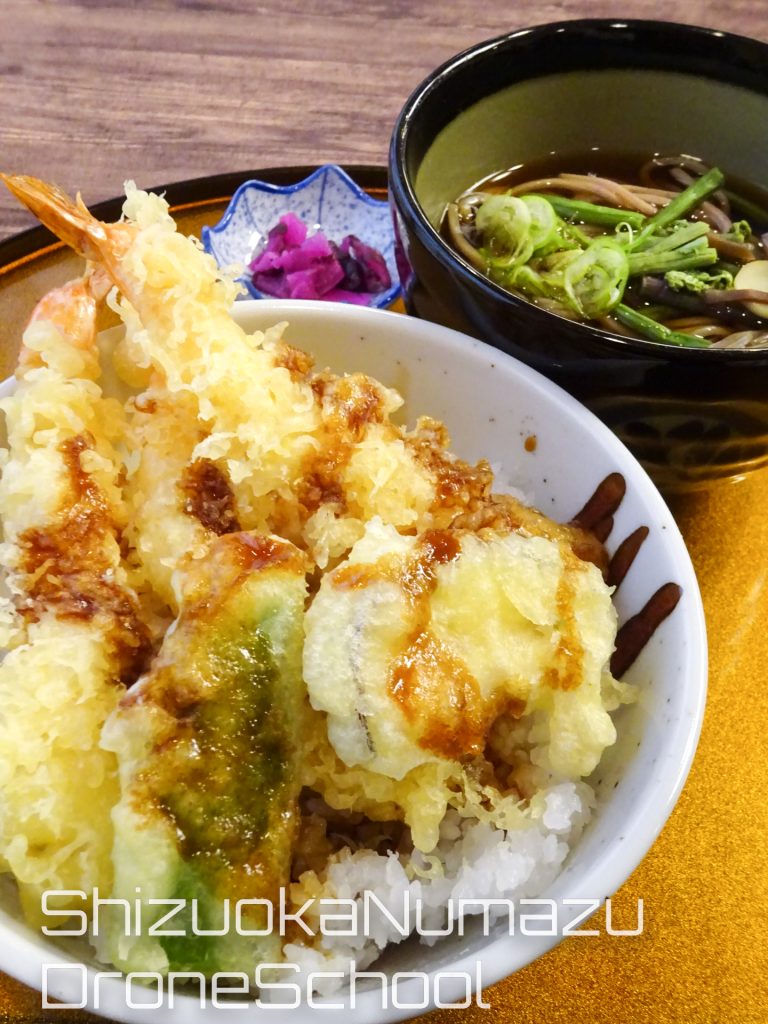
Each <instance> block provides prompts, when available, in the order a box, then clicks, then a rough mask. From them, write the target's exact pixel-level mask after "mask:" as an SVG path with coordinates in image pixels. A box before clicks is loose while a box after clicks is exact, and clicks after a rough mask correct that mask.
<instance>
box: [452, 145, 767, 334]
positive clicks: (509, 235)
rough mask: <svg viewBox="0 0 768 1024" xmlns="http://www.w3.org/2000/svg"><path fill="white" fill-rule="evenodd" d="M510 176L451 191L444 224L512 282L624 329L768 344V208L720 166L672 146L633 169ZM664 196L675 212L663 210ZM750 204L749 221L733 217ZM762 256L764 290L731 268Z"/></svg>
mask: <svg viewBox="0 0 768 1024" xmlns="http://www.w3.org/2000/svg"><path fill="white" fill-rule="evenodd" d="M505 177H508V175H507V174H499V175H494V176H493V178H490V179H486V180H485V182H483V183H480V184H479V185H476V186H474V187H473V188H471V189H470V190H468V191H467V192H465V193H463V194H462V195H461V196H459V197H458V199H457V200H456V201H455V202H454V203H450V204H449V205H448V208H447V211H446V217H445V221H444V230H445V233H446V236H447V238H448V240H449V241H450V242H451V244H452V245H453V246H454V248H455V249H456V250H457V252H458V253H459V254H460V255H461V256H462V257H463V258H464V259H465V260H466V261H467V262H468V263H469V264H470V265H471V266H472V267H473V268H475V269H476V270H479V271H481V272H482V273H484V274H487V275H488V276H489V277H491V279H492V280H494V281H496V283H498V284H500V285H501V286H502V287H504V288H505V289H507V290H508V291H511V292H512V293H513V294H516V295H518V296H520V297H522V298H524V299H526V300H528V301H529V302H533V303H534V304H536V305H538V306H540V307H541V308H543V309H546V310H549V311H550V312H554V313H558V314H559V315H561V316H565V317H568V318H569V319H572V320H579V321H582V322H586V323H590V324H592V325H593V326H595V327H598V328H600V329H602V330H607V331H611V332H612V333H617V334H621V335H623V336H629V337H635V338H651V339H652V340H656V341H661V342H667V343H670V344H687V345H694V346H696V347H707V348H744V349H750V348H764V347H768V246H767V245H766V243H767V242H768V233H766V229H768V209H766V210H764V211H763V210H761V209H760V208H759V207H756V205H755V204H754V203H753V202H751V201H749V200H748V199H745V198H744V197H741V196H738V195H734V194H733V193H731V192H730V191H729V189H727V188H725V187H724V185H723V177H722V175H721V174H720V172H719V171H717V170H713V169H710V168H708V167H707V166H706V165H705V164H704V163H702V162H701V161H700V160H697V159H695V158H693V157H689V156H674V157H654V158H652V159H651V160H648V161H646V162H645V163H644V164H643V165H642V166H640V167H639V168H638V170H637V173H636V180H635V181H622V180H617V179H615V178H613V177H609V176H607V175H600V174H593V173H586V174H585V173H576V172H574V171H571V170H570V169H569V170H565V171H563V172H561V173H558V174H552V175H546V174H545V175H539V176H534V177H532V178H531V179H530V180H528V181H523V182H514V183H513V184H512V185H511V187H509V184H510V183H509V181H508V180H507V182H506V183H505V180H504V179H505ZM494 196H495V197H509V199H508V200H504V202H506V203H507V206H506V207H505V206H504V202H502V203H500V202H499V201H498V200H496V202H495V205H494V204H493V203H492V204H491V205H490V206H486V204H487V203H488V201H489V200H490V199H491V198H492V197H494ZM520 201H522V203H521V202H520ZM542 201H546V202H547V204H548V205H549V206H550V207H551V208H552V210H553V211H554V218H553V217H552V213H551V211H548V210H546V209H545V208H544V207H542V206H541V203H542ZM524 204H527V206H525V208H524ZM670 204H671V205H670ZM668 207H669V210H670V211H676V210H677V208H678V207H680V212H679V214H678V215H676V216H672V215H671V214H670V216H669V217H667V216H666V214H665V213H664V212H663V211H665V210H666V209H667V208H668ZM623 212H626V218H622V216H621V214H622V213H623ZM745 213H747V214H748V215H749V216H750V218H751V219H750V222H747V221H746V220H742V219H738V218H739V217H740V216H742V215H743V214H745ZM486 214H487V216H486ZM756 214H757V215H760V214H762V215H763V216H762V219H760V220H758V219H757V218H756ZM504 218H506V220H505V219H504ZM526 218H527V219H526ZM553 224H554V225H555V226H554V228H553V227H552V225H553ZM525 231H528V236H526V235H525ZM590 253H591V254H592V255H593V262H592V263H591V264H590V260H589V258H588V257H589V254H590ZM622 253H623V255H622ZM598 254H599V255H598ZM756 260H759V261H764V262H765V268H764V269H765V288H766V290H765V291H763V290H762V288H761V287H758V288H753V287H741V286H740V285H739V282H738V280H736V278H737V277H738V273H739V271H740V270H741V268H742V267H743V266H745V265H746V264H747V263H750V262H753V261H756ZM569 268H570V269H569ZM644 268H645V269H644ZM753 276H754V275H753ZM760 283H761V284H762V281H761V282H760Z"/></svg>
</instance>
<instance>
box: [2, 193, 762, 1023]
mask: <svg viewBox="0 0 768 1024" xmlns="http://www.w3.org/2000/svg"><path fill="white" fill-rule="evenodd" d="M220 210H221V207H211V206H208V207H206V209H205V210H204V211H200V210H197V211H195V210H194V209H190V210H186V211H183V212H181V213H179V214H177V216H178V219H179V221H180V223H181V225H182V227H183V229H184V230H186V231H197V230H199V227H200V226H201V224H202V223H206V222H212V221H214V220H215V219H218V215H219V212H220ZM69 259H70V258H69V257H68V256H64V255H63V254H62V253H61V252H60V251H57V252H54V253H51V254H49V255H48V256H46V257H43V258H42V259H40V260H36V261H31V262H28V263H26V264H24V265H22V266H19V267H17V268H15V269H13V270H11V271H9V272H5V273H4V272H2V271H0V309H2V310H3V316H2V319H1V320H0V375H1V376H5V375H7V372H8V370H9V368H10V367H11V366H12V365H13V362H14V361H15V348H16V346H17V344H18V338H19V335H20V330H21V327H22V325H23V323H24V321H25V319H26V317H27V316H28V315H29V312H30V310H31V308H32V305H33V304H34V302H35V301H36V299H37V298H38V297H39V295H41V294H43V292H45V291H46V290H47V289H48V288H49V287H51V286H52V285H53V284H54V283H58V282H59V281H63V280H66V279H67V277H68V276H72V274H71V271H72V263H70V262H69ZM767 400H768V396H767ZM671 504H672V508H673V511H674V513H675V516H676V518H677V521H678V523H679V524H680V527H681V529H682V532H683V535H684V537H685V539H686V542H687V544H688V547H689V550H690V552H691V555H692V557H693V561H694V565H695V568H696V572H697V574H698V577H699V582H700V585H701V590H702V594H703V598H704V607H705V611H706V616H707V624H708V630H709V648H710V685H709V699H708V706H707V713H706V717H705V721H704V728H703V732H702V736H701V742H700V745H699V749H698V752H697V755H696V759H695V761H694V765H693V769H692V771H691V775H690V777H689V780H688V783H687V784H686V787H685V790H684V791H683V794H682V797H681V798H680V801H679V803H678V805H677V807H676V809H675V811H674V813H673V814H672V817H671V819H670V820H669V822H668V823H667V825H666V827H665V828H664V830H663V832H662V834H661V836H660V837H659V839H658V840H657V842H656V843H655V845H654V846H653V848H652V849H651V851H650V853H649V854H648V856H647V857H646V858H645V860H644V861H643V863H642V864H641V865H640V867H639V868H638V869H637V871H635V873H634V874H633V875H632V877H631V878H630V879H629V881H628V882H627V883H626V884H625V885H624V886H623V887H622V889H621V890H620V891H619V892H618V893H617V894H616V896H615V897H614V900H613V903H614V910H615V921H614V927H616V928H620V927H622V926H625V927H630V926H631V925H632V924H633V923H634V920H635V906H636V901H637V900H638V899H642V900H643V901H644V909H645V914H644V918H645V921H644V931H643V934H642V935H640V936H638V937H636V938H616V937H611V936H609V935H607V934H606V933H605V924H604V915H603V913H602V912H601V913H600V914H599V915H596V917H595V918H593V919H592V920H591V921H590V923H589V928H591V929H597V930H599V931H600V933H601V935H600V937H596V938H595V937H590V938H578V937H574V938H569V939H566V940H565V941H564V942H563V943H561V945H560V946H558V947H557V948H556V949H555V950H553V951H552V952H550V953H548V954H547V955H546V956H544V957H542V958H541V959H539V960H537V961H536V962H535V963H533V964H531V965H530V966H529V967H527V968H525V969H524V970H522V971H520V972H518V973H517V974H515V975H514V976H513V977H511V978H507V979H506V980H505V981H502V982H500V983H499V984H498V985H495V986H493V987H491V988H490V989H488V990H486V992H485V993H484V999H485V1001H487V1002H489V1003H490V1005H491V1009H490V1010H484V1009H481V1008H479V1007H477V1006H472V1007H470V1008H469V1009H466V1010H439V1011H435V1012H434V1013H433V1014H430V1015H429V1017H428V1020H429V1021H430V1024H474V1022H478V1024H479V1022H481V1021H488V1019H489V1018H490V1019H493V1020H494V1021H499V1022H505V1024H506V1022H509V1024H513V1022H514V1024H768V997H767V995H766V980H767V979H768V923H766V916H768V915H767V914H766V912H767V911H768V870H767V869H766V852H765V848H766V842H767V840H768V797H766V795H765V794H766V792H768V757H766V739H765V738H766V736H767V735H768V586H767V583H768V579H767V577H768V470H764V471H761V472H758V473H754V474H752V475H751V476H748V477H746V478H745V479H743V480H736V481H726V482H721V483H718V484H716V485H714V486H713V487H711V488H710V489H709V490H707V491H703V492H698V493H695V494H690V495H686V496H684V497H678V498H677V499H675V500H673V501H671ZM622 911H624V912H625V913H626V916H627V917H628V918H629V920H627V921H626V922H625V924H624V925H622ZM425 1019H427V1018H425ZM94 1020H96V1018H94V1017H92V1016H90V1015H88V1014H85V1013H82V1012H79V1011H74V1010H42V1009H41V1007H40V995H39V993H38V992H36V991H33V990H32V989H29V988H27V987H26V986H24V985H21V984H20V983H19V982H17V981H15V980H13V979H11V978H9V977H7V976H6V975H2V974H0V1021H2V1022H9V1024H10V1022H13V1024H21V1022H24V1024H31V1022H36V1024H48V1022H53V1021H69V1022H72V1024H74V1022H79V1021H94Z"/></svg>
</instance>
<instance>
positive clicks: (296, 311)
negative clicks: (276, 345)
mask: <svg viewBox="0 0 768 1024" xmlns="http://www.w3.org/2000/svg"><path fill="white" fill-rule="evenodd" d="M233 315H234V317H235V318H236V319H237V320H239V321H241V322H242V321H245V322H246V324H247V322H248V319H249V317H254V316H255V317H256V318H257V320H262V319H264V318H267V319H268V320H269V319H270V318H272V319H271V322H275V323H277V322H280V321H283V320H286V321H288V323H289V324H290V323H291V321H293V322H296V321H299V320H310V321H312V320H317V319H320V320H325V321H328V322H330V324H333V322H334V320H335V319H338V318H343V319H346V320H348V321H351V322H352V323H353V324H354V325H356V326H359V328H360V329H361V330H364V329H365V327H366V323H370V321H371V318H375V319H376V320H378V321H379V322H380V323H382V324H389V325H390V326H391V328H392V329H393V331H395V332H397V333H398V334H402V333H403V331H404V330H405V331H407V332H411V336H412V337H414V336H415V337H418V338H419V339H420V344H422V345H424V346H425V348H426V349H430V348H432V349H434V350H435V351H439V352H440V353H442V354H443V355H444V356H445V358H450V356H451V353H453V352H457V353H458V352H461V353H462V354H466V353H467V351H468V350H469V351H472V350H474V352H475V354H476V355H475V358H479V359H485V360H487V362H488V363H489V364H492V365H494V366H495V367H496V368H498V367H499V366H502V367H504V368H505V371H506V372H508V373H511V374H512V375H514V376H516V377H517V378H518V379H519V380H521V381H522V382H523V385H524V387H526V388H528V389H532V390H533V391H534V392H535V393H537V394H538V395H540V396H542V397H543V398H544V399H545V400H546V401H548V402H550V403H554V405H555V406H556V407H557V409H558V411H559V412H562V413H564V415H565V418H566V421H567V420H568V419H571V418H575V419H576V420H579V421H581V422H582V423H583V424H584V425H585V426H586V427H588V428H589V431H590V433H591V434H592V435H593V436H596V437H597V438H598V439H599V442H600V446H601V447H602V448H603V450H604V451H605V452H606V454H609V455H612V456H614V457H615V459H616V464H617V467H618V468H620V469H622V470H626V471H627V476H628V483H630V482H631V486H632V488H633V491H635V492H636V493H639V495H640V498H641V501H642V503H643V505H644V506H645V507H646V508H647V510H648V514H649V521H650V522H652V523H653V524H654V528H655V529H657V530H658V531H659V533H662V531H663V536H664V539H665V543H666V545H667V546H668V550H670V557H671V558H672V561H673V562H674V565H675V573H676V576H677V582H679V583H680V584H681V585H682V587H683V590H684V592H685V593H686V595H687V596H688V597H689V598H690V600H689V601H688V602H686V603H685V604H682V603H681V605H680V606H678V610H677V614H683V609H684V608H687V612H686V613H685V614H686V618H685V619H683V620H682V621H681V622H680V627H679V628H681V629H684V630H685V631H686V635H687V636H688V637H689V639H690V643H689V644H688V645H686V657H685V660H684V661H683V663H682V664H683V666H684V667H682V668H681V669H680V675H681V692H683V693H684V694H685V700H684V701H683V698H682V697H681V705H680V714H679V716H678V717H677V718H676V719H675V720H674V721H673V726H672V728H673V729H674V732H675V739H676V740H678V739H679V740H680V750H679V759H678V758H676V759H675V760H673V761H671V762H669V763H668V764H666V767H665V770H664V771H663V772H660V773H659V775H658V777H657V778H656V779H654V780H653V781H652V782H651V783H649V784H648V789H647V790H643V791H642V792H641V794H640V795H639V798H638V800H637V802H636V803H635V805H634V809H633V813H634V814H635V817H634V818H633V820H632V828H631V830H630V831H628V832H625V834H624V835H622V836H620V838H621V839H624V840H626V841H624V842H615V843H613V844H610V845H606V847H605V848H604V849H605V852H604V854H603V856H602V858H601V859H600V860H597V861H596V862H595V863H594V864H593V865H591V866H590V867H589V868H588V869H586V870H584V871H583V874H582V877H581V878H580V879H579V878H578V877H577V878H575V879H571V880H569V883H568V886H569V889H568V892H567V898H569V899H588V900H595V902H596V901H597V900H596V898H597V896H598V894H599V895H600V896H601V897H602V898H601V900H600V902H602V900H603V899H605V898H606V897H607V896H609V895H612V894H613V893H614V892H616V891H617V890H618V889H619V888H620V886H621V885H622V884H623V883H624V882H625V881H626V880H627V879H628V878H629V876H630V875H631V873H632V872H633V871H634V869H635V868H636V867H637V865H638V864H639V863H640V861H641V860H642V859H643V858H644V857H645V855H646V854H647V852H648V850H649V849H650V847H651V846H652V844H653V843H654V841H655V840H656V838H657V837H658V835H659V833H660V832H661V830H662V828H663V827H664V825H665V823H666V821H667V819H668V818H669V815H670V814H671V813H672V810H673V808H674V806H675V804H676V802H677V799H678V797H679V795H680V792H681V790H682V788H683V785H684V783H685V780H686V778H687V776H688V773H689V770H690V767H691V764H692V761H693V757H694V753H695V750H696V746H697V743H698V739H699V734H700V731H701V725H702V720H703V715H704V707H705V701H706V691H707V643H706V624H705V619H704V611H703V605H702V601H701V594H700V591H699V587H698V582H697V580H696V576H695V573H694V569H693V565H692V562H691V559H690V555H689V554H688V551H687V548H686V546H685V542H684V540H683V538H682V535H681V534H680V531H679V529H678V527H677V525H676V523H675V521H674V519H673V517H672V514H671V512H670V510H669V508H668V507H667V505H666V503H665V502H664V500H663V498H662V496H661V495H660V493H659V491H658V490H657V488H656V486H655V485H654V484H653V482H652V481H651V479H650V477H649V476H648V475H647V473H646V472H645V470H644V469H643V468H642V466H641V465H640V464H639V462H638V461H637V460H636V459H635V458H634V456H633V455H632V454H631V453H630V452H629V450H628V449H627V448H626V447H625V446H624V445H623V444H622V443H621V442H620V441H619V439H618V438H617V437H616V436H615V435H614V434H613V433H612V432H611V431H610V430H609V429H608V428H607V427H606V426H605V425H604V424H602V423H601V422H600V421H599V420H598V419H597V418H596V417H595V416H594V414H593V413H591V412H590V411H589V410H588V409H587V408H586V407H585V406H583V405H581V403H579V402H578V401H577V400H576V399H575V398H573V397H572V396H570V395H569V394H567V392H565V391H564V390H563V389H562V388H560V387H559V386H558V385H556V384H554V383H553V382H552V381H550V380H549V379H547V378H546V377H544V376H543V375H542V374H541V373H539V372H537V371H536V370H533V369H532V368H530V367H528V366H526V365H525V364H524V363H522V362H520V361H519V360H517V359H515V358H514V357H513V356H511V355H509V354H507V353H505V352H500V351H499V350H497V349H495V348H493V347H492V346H490V345H488V344H487V343H485V342H482V341H479V340H476V339H474V338H470V337H469V336H467V335H464V334H461V333H460V332H458V331H455V330H453V329H451V328H448V327H443V326H442V325H439V324H434V323H431V322H430V321H425V320H417V319H415V318H413V317H404V316H403V315H402V314H400V313H394V312H392V311H387V310H379V309H373V308H371V307H363V306H348V305H343V304H341V303H327V302H317V301H312V300H291V299H283V300H280V299H278V300H260V301H244V302H238V303H237V304H236V305H235V307H234V310H233ZM247 329H252V326H251V327H247ZM5 383H6V384H7V382H5ZM0 389H2V385H0ZM630 473H631V476H630ZM542 898H545V897H542ZM3 917H4V913H3V912H2V910H0V948H3V949H6V950H7V951H8V952H7V953H6V954H5V957H4V958H3V962H2V964H0V966H2V969H4V970H7V971H9V973H12V974H14V975H15V976H16V977H18V978H19V979H20V980H21V981H23V982H26V983H27V984H30V985H33V986H35V985H38V984H39V978H40V967H41V964H42V963H45V962H48V961H50V960H52V959H57V960H58V962H61V963H64V962H65V961H66V959H67V958H66V957H65V956H64V955H60V956H59V957H58V958H57V957H56V954H55V953H54V951H53V947H51V946H49V945H48V944H46V943H45V942H44V940H43V939H42V938H41V937H37V936H36V937H35V940H34V941H33V940H32V939H31V938H30V937H28V936H27V935H20V934H19V933H18V927H19V926H18V924H17V923H16V922H14V924H15V925H16V928H14V927H12V926H10V927H9V925H8V924H7V923H6V922H5V921H4V920H3ZM561 939H562V935H559V934H556V935H554V936H550V935H547V936H542V937H541V938H539V937H536V938H533V937H529V938H528V940H527V942H526V946H525V955H524V956H523V957H520V956H519V955H517V956H516V957H515V959H514V961H513V959H512V957H513V952H512V949H511V947H510V943H511V941H512V939H511V937H510V936H507V935H501V936H499V937H496V938H489V940H488V943H487V945H484V946H483V947H482V948H481V949H479V950H478V951H477V952H476V953H472V954H466V953H465V954H458V955H457V959H456V960H455V961H453V962H451V964H450V966H449V968H448V970H449V971H452V972H468V973H469V972H474V971H475V969H476V965H477V963H478V962H481V963H482V970H483V976H482V985H483V987H484V988H485V987H487V986H488V985H491V984H494V983H496V982H498V981H499V980H501V979H502V978H504V977H507V976H509V974H510V973H514V972H515V971H517V970H520V969H521V968H522V967H524V966H526V965H527V964H528V963H530V962H532V961H533V960H535V959H537V958H538V957H539V956H541V955H542V954H543V953H545V952H547V951H548V950H550V949H552V948H553V947H554V946H556V945H557V944H558V943H559V942H560V941H561ZM46 953H47V954H48V955H46ZM10 957H13V958H14V960H15V962H14V963H8V959H9V958H10ZM70 959H71V961H72V962H74V958H70ZM373 969H374V970H375V965H374V966H373ZM87 971H88V972H89V973H93V968H92V967H88V968H87ZM424 973H426V974H427V975H428V977H430V979H433V978H434V976H435V975H436V974H440V973H443V974H445V973H446V972H445V970H442V971H441V969H440V968H432V969H430V970H427V971H425V972H424ZM99 987H100V992H101V995H102V997H103V999H102V1003H101V1006H100V1007H99V1009H98V1010H96V1012H97V1013H100V1014H103V1015H107V1014H109V1015H110V1016H112V1017H113V1018H114V1019H119V1020H124V1021H136V1020H140V1019H144V1017H142V1011H141V1010H138V1011H137V1010H132V1009H129V1008H127V1007H126V1006H125V1005H124V1003H125V986H124V979H122V978H121V979H119V980H118V979H115V978H109V977H107V978H105V979H104V980H103V981H101V983H100V986H99ZM403 990H404V991H405V992H407V991H408V988H407V984H406V985H404V986H403ZM88 991H89V993H90V991H91V989H90V988H89V990H88ZM50 993H51V994H52V995H53V996H56V995H57V992H56V991H55V990H54V989H53V988H50ZM464 995H465V988H464V986H463V984H461V983H460V982H455V983H454V985H453V987H452V986H451V985H447V984H446V985H444V986H443V985H441V997H442V999H443V1000H444V1001H448V1000H458V999H461V998H463V996H464ZM343 996H344V992H343V991H342V992H341V993H337V997H338V998H343ZM376 996H377V993H376V991H375V990H374V991H372V992H365V993H361V994H360V996H359V998H358V1003H357V1009H356V1010H355V1011H354V1012H355V1015H356V1019H357V1020H359V1021H360V1022H361V1024H390V1022H395V1021H399V1020H402V1019H404V1018H406V1017H409V1016H412V1015H413V1012H414V1011H413V1010H412V1009H395V1008H393V1007H391V1006H388V1007H387V1008H386V1009H385V1008H382V1007H381V1006H380V1005H379V1003H378V1002H374V997H376ZM334 998H335V997H334V996H330V997H320V998H317V999H316V1000H315V1002H316V1004H317V1008H325V1009H333V1008H337V1007H339V1006H340V1004H339V1003H334ZM121 999H122V1000H123V1002H122V1003H121V1002H120V1000H121ZM432 1005H433V1004H430V1007H427V1008H425V1009H424V1010H419V1011H418V1012H419V1013H423V1012H427V1010H428V1009H430V1008H431V1006H432ZM86 1008H88V1009H91V1010H92V1011H93V1007H92V1006H91V1003H90V1001H89V1002H88V1004H87V1007H86ZM342 1008H346V1007H342ZM215 1012H216V1011H215V1010H214V1007H213V1006H208V1005H207V1006H206V1008H205V1010H200V1008H199V1007H198V1006H197V1004H196V1003H194V1002H192V1003H188V1002H187V1000H186V999H184V1001H182V1000H181V999H180V1000H179V1002H178V1006H177V1007H176V1008H174V1009H169V1008H168V1007H167V1005H166V1004H163V1006H161V1008H160V1009H158V1010H154V1014H155V1018H154V1019H157V1020H159V1021H164V1022H166V1024H174V1022H178V1021H179V1020H181V1021H185V1022H192V1021H198V1020H199V1021H203V1020H209V1019H210V1016H213V1015H214V1014H215ZM314 1013H315V1010H314V1009H313V1008H312V1007H310V1006H309V1005H308V1004H306V1003H302V1004H300V1005H299V1006H298V1007H295V1008H291V1009H284V1010H283V1014H284V1015H285V1016H284V1019H286V1020H289V1021H291V1022H293V1024H310V1021H311V1020H313V1019H314Z"/></svg>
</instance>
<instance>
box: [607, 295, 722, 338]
mask: <svg viewBox="0 0 768 1024" xmlns="http://www.w3.org/2000/svg"><path fill="white" fill-rule="evenodd" d="M613 315H614V316H615V317H616V319H617V320H618V321H619V322H620V323H622V324H624V326H625V327H629V328H631V329H632V330H633V331H637V333H638V334H641V335H642V336H643V337H644V338H649V339H650V340H651V341H660V342H662V343H663V344H665V345H680V346H681V347H682V348H709V342H708V341H705V340H704V338H698V337H697V336H696V335H695V334H683V332H682V331H671V330H670V329H669V327H665V326H664V324H660V323H658V322H657V321H656V320H651V318H650V317H649V316H643V314H642V313H638V311H637V310H636V309H630V307H629V306H625V305H624V303H622V302H620V303H619V305H618V306H616V308H615V309H614V311H613Z"/></svg>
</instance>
